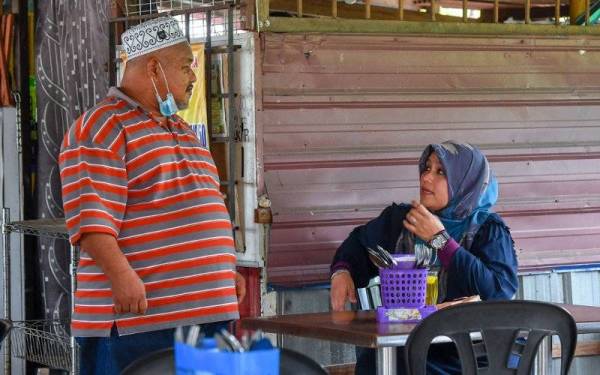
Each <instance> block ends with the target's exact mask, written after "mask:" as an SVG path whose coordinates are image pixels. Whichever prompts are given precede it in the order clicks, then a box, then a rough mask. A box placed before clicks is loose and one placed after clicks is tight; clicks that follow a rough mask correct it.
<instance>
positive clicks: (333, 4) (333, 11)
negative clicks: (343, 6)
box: [331, 0, 337, 18]
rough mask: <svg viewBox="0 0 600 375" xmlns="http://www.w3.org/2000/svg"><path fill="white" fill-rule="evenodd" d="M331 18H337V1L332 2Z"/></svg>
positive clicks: (332, 0)
mask: <svg viewBox="0 0 600 375" xmlns="http://www.w3.org/2000/svg"><path fill="white" fill-rule="evenodd" d="M331 17H333V18H337V0H331Z"/></svg>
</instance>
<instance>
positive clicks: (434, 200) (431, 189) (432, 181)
mask: <svg viewBox="0 0 600 375" xmlns="http://www.w3.org/2000/svg"><path fill="white" fill-rule="evenodd" d="M425 165H426V167H425V170H424V171H423V173H422V174H421V179H420V182H421V204H422V205H423V206H425V207H427V209H429V210H430V211H439V210H441V209H443V208H444V207H446V206H447V205H448V179H447V178H446V171H444V169H443V167H442V163H440V159H438V156H437V155H436V154H435V152H432V153H431V155H429V158H427V163H426V164H425Z"/></svg>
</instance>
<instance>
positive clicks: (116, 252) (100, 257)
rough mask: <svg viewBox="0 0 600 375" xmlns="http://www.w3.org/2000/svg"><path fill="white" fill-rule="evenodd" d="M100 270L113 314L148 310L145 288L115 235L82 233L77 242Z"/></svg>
mask: <svg viewBox="0 0 600 375" xmlns="http://www.w3.org/2000/svg"><path fill="white" fill-rule="evenodd" d="M79 244H80V245H81V250H83V251H85V252H86V253H87V254H88V255H89V256H90V257H92V259H94V261H95V262H96V264H97V265H98V266H99V267H100V268H101V269H102V271H103V272H104V274H105V275H106V277H108V280H109V281H110V285H111V286H110V288H111V290H112V294H113V302H114V305H115V306H114V310H115V312H116V313H117V314H125V313H129V312H131V313H134V314H144V313H146V310H147V309H148V301H147V300H146V288H145V287H144V283H143V282H142V280H141V279H140V277H139V276H138V274H137V273H136V272H135V271H134V270H133V268H131V265H130V264H129V262H128V261H127V258H126V257H125V255H123V252H122V251H121V249H120V248H119V244H118V243H117V240H116V238H115V237H113V236H111V235H110V234H105V233H85V234H83V236H82V237H81V241H80V243H79Z"/></svg>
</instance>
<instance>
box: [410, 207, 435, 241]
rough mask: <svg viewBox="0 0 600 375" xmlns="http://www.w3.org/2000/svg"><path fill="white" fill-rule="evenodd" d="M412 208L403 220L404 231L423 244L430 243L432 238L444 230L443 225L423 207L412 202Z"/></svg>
mask: <svg viewBox="0 0 600 375" xmlns="http://www.w3.org/2000/svg"><path fill="white" fill-rule="evenodd" d="M412 206H413V208H411V210H410V211H409V212H408V213H407V214H406V218H405V219H404V226H405V227H406V229H408V230H409V231H411V232H412V233H414V234H415V235H416V236H418V237H419V238H421V239H422V240H423V241H425V242H429V241H431V239H432V238H433V236H435V235H436V234H437V233H439V232H441V231H443V230H444V224H442V222H441V221H440V219H439V218H438V217H437V216H435V215H434V214H432V213H431V212H429V210H428V209H427V208H425V206H423V205H422V204H421V203H419V202H416V201H413V202H412Z"/></svg>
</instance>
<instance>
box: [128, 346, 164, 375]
mask: <svg viewBox="0 0 600 375" xmlns="http://www.w3.org/2000/svg"><path fill="white" fill-rule="evenodd" d="M173 374H175V354H174V352H173V348H166V349H162V350H158V351H156V352H153V353H150V354H147V355H145V356H143V357H142V358H139V359H136V360H135V361H134V362H132V363H131V364H130V365H129V366H127V367H126V368H125V370H123V371H122V372H121V375H173Z"/></svg>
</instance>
